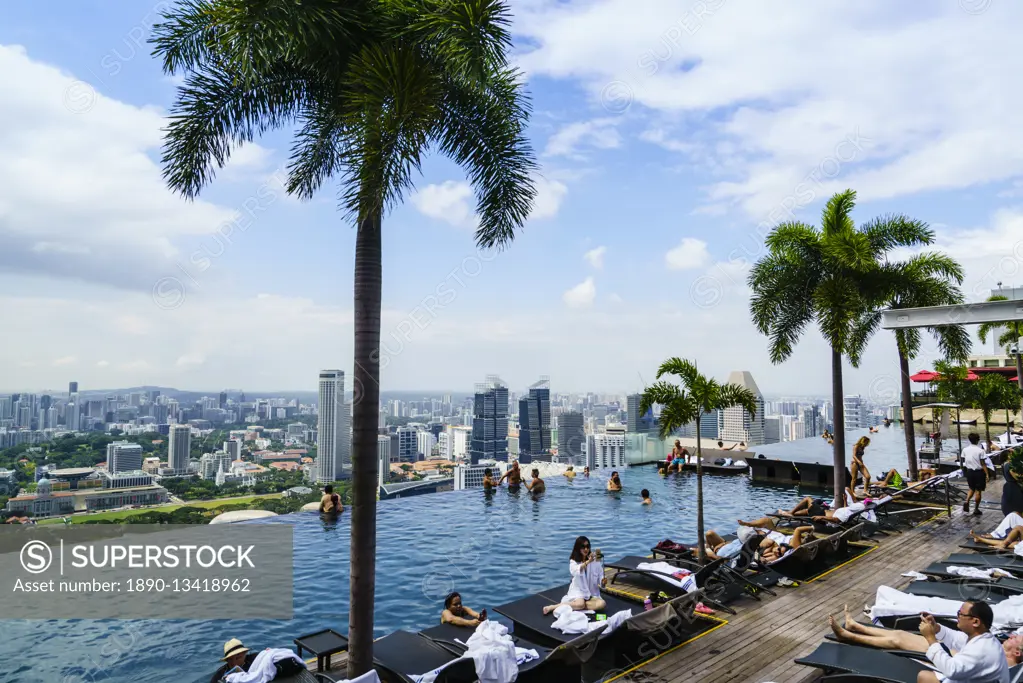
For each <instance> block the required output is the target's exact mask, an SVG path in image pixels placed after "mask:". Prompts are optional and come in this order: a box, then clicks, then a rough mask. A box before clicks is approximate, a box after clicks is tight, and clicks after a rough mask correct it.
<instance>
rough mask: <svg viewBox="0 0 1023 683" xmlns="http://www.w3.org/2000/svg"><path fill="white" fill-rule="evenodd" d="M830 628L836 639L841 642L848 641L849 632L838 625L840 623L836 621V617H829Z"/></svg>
mask: <svg viewBox="0 0 1023 683" xmlns="http://www.w3.org/2000/svg"><path fill="white" fill-rule="evenodd" d="M828 626H830V627H831V630H832V631H834V632H835V637H836V638H838V639H839V640H845V639H846V635H847V634H848V633H849V632H848V631H846V630H845V629H844V628H842V627H841V626H839V625H838V622H837V621H835V617H834V615H828Z"/></svg>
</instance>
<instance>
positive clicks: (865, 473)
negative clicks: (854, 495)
mask: <svg viewBox="0 0 1023 683" xmlns="http://www.w3.org/2000/svg"><path fill="white" fill-rule="evenodd" d="M869 445H870V439H869V438H868V437H866V436H861V437H860V439H859V441H857V442H856V445H854V446H853V456H852V467H851V468H850V472H851V474H852V481H850V482H849V488H851V489H853V490H854V491H855V490H856V477H857V475H858V476H862V477H863V481H864V486H869V485H870V470H868V469H867V466H866V465H864V464H863V453H864V452H865V451H866V450H867V446H869Z"/></svg>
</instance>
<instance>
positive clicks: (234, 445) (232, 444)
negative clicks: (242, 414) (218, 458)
mask: <svg viewBox="0 0 1023 683" xmlns="http://www.w3.org/2000/svg"><path fill="white" fill-rule="evenodd" d="M224 452H225V453H227V455H228V456H229V457H230V458H231V462H234V461H235V460H241V459H242V442H241V440H240V439H229V440H228V441H225V442H224Z"/></svg>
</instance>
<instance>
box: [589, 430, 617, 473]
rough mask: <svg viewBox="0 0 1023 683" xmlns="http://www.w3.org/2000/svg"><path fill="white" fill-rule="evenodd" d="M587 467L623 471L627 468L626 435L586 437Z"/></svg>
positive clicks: (593, 435)
mask: <svg viewBox="0 0 1023 683" xmlns="http://www.w3.org/2000/svg"><path fill="white" fill-rule="evenodd" d="M586 466H587V467H589V468H590V469H591V470H596V469H612V470H614V469H622V468H624V467H625V466H626V460H625V435H624V434H589V435H587V437H586Z"/></svg>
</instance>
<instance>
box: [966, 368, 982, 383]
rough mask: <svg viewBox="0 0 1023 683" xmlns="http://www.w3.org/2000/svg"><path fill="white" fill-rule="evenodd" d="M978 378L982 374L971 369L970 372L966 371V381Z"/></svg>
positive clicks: (973, 380)
mask: <svg viewBox="0 0 1023 683" xmlns="http://www.w3.org/2000/svg"><path fill="white" fill-rule="evenodd" d="M978 379H980V375H978V374H977V373H975V372H974V371H973V370H970V371H969V372H967V373H966V381H967V382H975V381H977V380H978Z"/></svg>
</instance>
